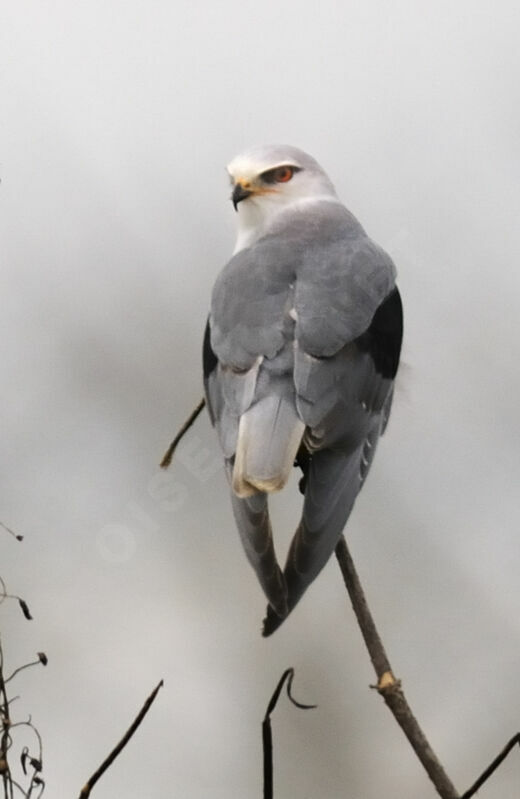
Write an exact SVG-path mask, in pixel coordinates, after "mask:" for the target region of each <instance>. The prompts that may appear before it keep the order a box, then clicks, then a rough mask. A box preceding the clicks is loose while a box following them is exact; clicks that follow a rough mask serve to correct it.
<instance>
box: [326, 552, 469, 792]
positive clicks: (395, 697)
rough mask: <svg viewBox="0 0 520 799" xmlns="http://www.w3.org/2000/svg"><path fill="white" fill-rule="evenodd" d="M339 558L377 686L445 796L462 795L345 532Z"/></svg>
mask: <svg viewBox="0 0 520 799" xmlns="http://www.w3.org/2000/svg"><path fill="white" fill-rule="evenodd" d="M336 558H337V560H338V563H339V567H340V569H341V573H342V575H343V579H344V581H345V586H346V588H347V591H348V594H349V596H350V601H351V602H352V607H353V608H354V613H355V614H356V618H357V620H358V624H359V626H360V628H361V633H362V635H363V638H364V640H365V644H366V647H367V649H368V652H369V655H370V660H371V661H372V665H373V666H374V670H375V672H376V675H377V680H378V682H377V686H376V688H377V690H378V692H379V693H380V694H381V696H382V697H383V699H384V700H385V702H386V704H387V706H388V707H389V709H390V710H391V712H392V713H393V715H394V718H395V720H396V721H397V723H398V724H399V726H400V727H401V729H402V730H403V732H404V734H405V735H406V737H407V738H408V741H409V742H410V744H411V746H412V748H413V750H414V752H415V754H416V755H417V757H418V758H419V760H420V761H421V763H422V765H423V766H424V768H425V769H426V772H427V774H428V776H429V777H430V779H431V781H432V782H433V784H434V786H435V789H436V791H437V793H438V794H439V796H441V797H442V799H460V795H459V793H458V792H457V791H456V789H455V787H454V785H453V783H452V782H451V780H450V779H449V777H448V775H447V774H446V772H445V770H444V768H443V767H442V765H441V763H440V761H439V759H438V758H437V755H436V754H435V752H434V751H433V749H432V748H431V746H430V744H429V743H428V741H427V739H426V736H425V735H424V733H423V731H422V730H421V728H420V726H419V724H418V722H417V720H416V718H415V716H414V715H413V713H412V711H411V709H410V706H409V705H408V702H407V701H406V698H405V695H404V693H403V690H402V688H401V682H400V680H397V679H396V678H395V677H394V675H393V673H392V668H391V666H390V662H389V660H388V657H387V655H386V652H385V649H384V647H383V644H382V641H381V638H380V636H379V633H378V631H377V628H376V626H375V623H374V619H373V618H372V614H371V613H370V609H369V607H368V604H367V601H366V599H365V595H364V592H363V588H362V587H361V583H360V581H359V577H358V575H357V573H356V569H355V567H354V562H353V560H352V558H351V555H350V552H349V551H348V548H347V544H346V542H345V539H344V537H343V536H342V537H341V538H340V540H339V543H338V545H337V546H336Z"/></svg>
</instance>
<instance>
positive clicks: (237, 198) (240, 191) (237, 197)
mask: <svg viewBox="0 0 520 799" xmlns="http://www.w3.org/2000/svg"><path fill="white" fill-rule="evenodd" d="M252 193H253V192H252V191H249V189H244V187H243V186H242V185H241V184H240V183H237V185H236V186H235V188H234V189H233V194H232V195H231V200H232V202H233V206H234V208H235V211H236V210H237V205H238V203H241V202H242V200H247V198H248V197H250V196H251V194H252Z"/></svg>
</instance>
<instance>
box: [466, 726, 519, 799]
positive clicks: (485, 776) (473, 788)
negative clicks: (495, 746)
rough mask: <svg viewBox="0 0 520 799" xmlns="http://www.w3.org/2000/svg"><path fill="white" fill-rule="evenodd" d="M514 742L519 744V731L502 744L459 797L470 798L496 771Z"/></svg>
mask: <svg viewBox="0 0 520 799" xmlns="http://www.w3.org/2000/svg"><path fill="white" fill-rule="evenodd" d="M516 744H518V745H519V746H520V732H517V733H516V735H513V737H512V738H511V740H510V741H509V743H508V744H506V746H504V748H503V749H502V751H501V752H500V754H499V755H497V756H496V758H495V759H494V760H493V762H492V763H491V765H489V766H488V767H487V769H486V770H485V771H483V772H482V774H481V775H480V777H479V778H478V780H477V781H476V782H475V783H474V784H473V785H472V786H471V788H468V790H467V791H466V792H465V793H463V794H462V796H461V797H460V799H470V797H472V796H474V795H475V794H476V792H477V791H478V789H479V788H482V786H483V785H484V783H485V782H486V781H487V780H488V779H489V777H491V775H492V774H493V772H494V771H496V769H497V768H498V767H499V765H500V764H501V763H502V762H503V761H504V760H505V759H506V757H507V756H508V754H509V752H510V751H511V749H513V747H514V746H515V745H516Z"/></svg>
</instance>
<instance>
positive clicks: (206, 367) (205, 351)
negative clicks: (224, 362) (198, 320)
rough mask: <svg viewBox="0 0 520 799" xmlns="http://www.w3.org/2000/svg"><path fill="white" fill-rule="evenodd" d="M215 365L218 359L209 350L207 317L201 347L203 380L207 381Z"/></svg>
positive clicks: (209, 334)
mask: <svg viewBox="0 0 520 799" xmlns="http://www.w3.org/2000/svg"><path fill="white" fill-rule="evenodd" d="M217 363H218V358H217V356H216V355H215V353H214V352H213V350H212V349H211V331H210V328H209V317H208V321H207V322H206V330H205V331H204V343H203V345H202V371H203V372H204V380H207V379H208V377H209V376H210V374H211V373H212V372H213V370H214V369H216V367H217Z"/></svg>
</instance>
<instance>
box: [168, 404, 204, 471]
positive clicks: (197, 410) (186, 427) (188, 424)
mask: <svg viewBox="0 0 520 799" xmlns="http://www.w3.org/2000/svg"><path fill="white" fill-rule="evenodd" d="M205 404H206V400H205V399H204V398H202V399H201V401H200V402H199V404H198V405H197V407H196V408H195V410H194V411H193V413H191V414H190V416H189V417H188V418H187V419H186V421H185V422H184V424H183V425H182V427H181V429H180V430H179V432H178V433H177V435H176V436H175V438H174V439H173V441H172V443H171V444H170V446H169V447H168V449H167V450H166V452H165V454H164V457H163V459H162V461H161V464H160V466H161V469H167V468H168V466H169V465H170V463H171V462H172V458H173V453H174V452H175V450H176V449H177V444H178V443H179V441H180V440H181V438H182V437H183V435H184V434H185V433H186V431H187V430H189V429H190V427H191V426H192V424H193V422H194V421H195V419H196V418H197V416H198V415H199V413H200V412H201V411H202V409H203V408H204V406H205Z"/></svg>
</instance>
